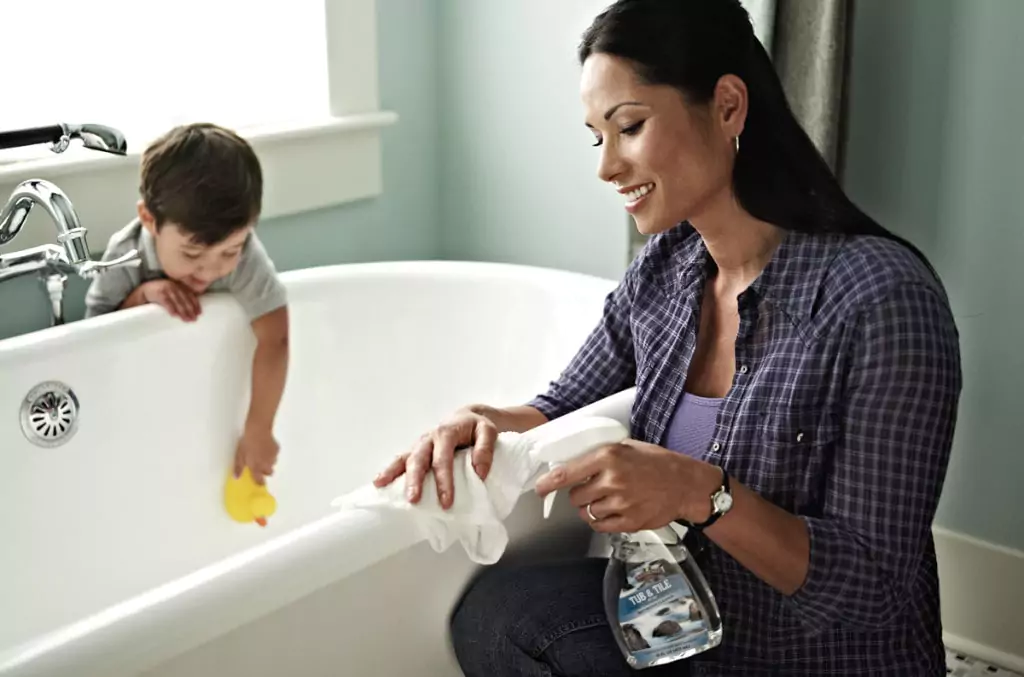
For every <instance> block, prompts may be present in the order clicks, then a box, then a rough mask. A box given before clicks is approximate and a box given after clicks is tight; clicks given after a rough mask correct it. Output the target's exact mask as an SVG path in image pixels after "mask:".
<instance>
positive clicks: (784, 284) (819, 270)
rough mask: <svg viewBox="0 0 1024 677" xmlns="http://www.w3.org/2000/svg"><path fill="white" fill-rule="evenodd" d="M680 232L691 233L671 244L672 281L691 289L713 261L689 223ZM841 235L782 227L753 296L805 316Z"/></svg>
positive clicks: (702, 277)
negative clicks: (679, 242) (683, 241)
mask: <svg viewBox="0 0 1024 677" xmlns="http://www.w3.org/2000/svg"><path fill="white" fill-rule="evenodd" d="M680 234H681V235H683V237H684V239H689V235H691V234H693V235H695V237H694V238H693V240H695V241H694V242H692V244H690V246H684V247H675V248H674V249H675V251H674V252H673V254H674V258H675V262H676V269H677V270H678V271H679V273H678V275H677V278H676V280H675V282H676V283H677V284H678V285H679V286H680V288H681V290H682V291H684V292H691V291H693V290H694V287H695V285H697V284H700V285H703V283H704V282H705V281H706V280H707V277H708V275H709V274H710V272H711V271H712V270H713V268H714V261H713V260H712V258H711V255H710V254H709V253H708V250H707V247H706V246H705V245H704V240H703V239H701V238H700V236H699V235H696V232H695V231H694V230H693V227H692V226H689V225H688V224H683V227H681V230H680ZM843 239H844V236H842V235H831V234H828V235H822V234H808V233H800V232H797V231H786V234H785V236H784V237H783V240H782V242H781V243H780V244H779V246H778V248H777V249H776V250H775V254H774V255H773V256H772V258H771V260H770V261H769V262H768V265H766V266H765V268H764V270H762V271H761V274H760V275H759V276H758V277H757V278H756V279H755V280H754V282H753V283H751V285H750V287H749V290H750V291H751V292H753V293H754V294H755V295H756V296H757V297H759V298H763V299H765V300H767V301H768V302H770V303H772V304H773V305H775V306H778V307H782V308H784V309H786V310H787V311H788V312H790V313H791V314H792V315H793V316H794V317H795V318H797V319H805V318H807V317H809V316H810V315H811V313H812V311H813V309H814V303H815V301H816V300H817V298H818V292H819V290H820V288H821V285H822V282H823V281H824V279H825V275H826V273H827V272H828V268H829V265H830V264H831V262H832V259H833V258H834V257H835V255H836V254H837V253H838V251H839V248H840V246H841V244H842V241H843Z"/></svg>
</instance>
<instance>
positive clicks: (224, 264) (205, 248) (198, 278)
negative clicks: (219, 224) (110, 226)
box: [139, 204, 252, 294]
mask: <svg viewBox="0 0 1024 677" xmlns="http://www.w3.org/2000/svg"><path fill="white" fill-rule="evenodd" d="M139 217H140V219H141V221H142V226H143V227H144V228H145V229H146V230H148V231H149V232H150V234H151V235H152V236H153V241H154V242H155V244H156V255H157V258H158V259H159V260H160V266H161V267H162V268H163V270H164V273H165V274H166V275H167V277H169V278H171V279H172V280H176V281H178V282H180V283H181V284H183V285H185V286H186V287H188V288H189V289H191V290H192V291H193V292H194V293H196V294H202V293H203V292H205V291H206V290H207V289H208V288H209V287H210V285H211V284H213V283H214V282H216V281H217V280H219V279H220V278H222V277H225V276H227V275H230V274H231V272H232V271H234V270H235V268H237V267H238V261H239V259H240V258H241V255H242V247H243V246H244V245H245V242H246V240H247V239H248V238H249V233H250V232H251V231H252V225H248V226H243V227H242V228H239V229H238V230H236V231H235V232H233V233H231V235H229V236H228V237H227V238H226V239H225V240H223V241H222V242H218V243H217V244H213V245H202V244H197V243H195V242H194V241H193V240H192V236H191V235H189V234H188V233H187V232H186V231H185V230H183V229H182V228H180V227H179V226H178V225H176V224H174V223H164V224H163V225H162V226H160V229H159V230H157V227H156V219H154V218H153V215H152V214H151V213H150V212H149V210H148V209H146V207H145V206H144V205H142V204H140V205H139Z"/></svg>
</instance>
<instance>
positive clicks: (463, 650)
mask: <svg viewBox="0 0 1024 677" xmlns="http://www.w3.org/2000/svg"><path fill="white" fill-rule="evenodd" d="M603 570H604V567H603V564H601V563H599V562H596V561H588V562H573V563H570V564H565V565H543V566H532V567H523V568H514V569H503V568H495V569H490V570H488V571H486V572H485V573H484V574H483V575H482V576H481V577H480V578H479V579H478V580H477V581H476V582H474V583H473V584H472V586H471V587H470V588H469V590H468V591H467V592H466V594H465V596H464V597H463V599H462V601H461V602H460V603H459V605H458V606H457V608H456V610H455V612H454V613H453V615H452V618H451V623H450V627H451V636H452V643H453V645H454V648H455V652H456V656H457V657H458V659H459V663H460V664H461V665H462V666H463V669H464V670H467V674H472V668H476V669H478V670H480V671H483V670H486V669H491V668H494V669H497V668H500V667H501V666H507V665H509V664H510V663H516V662H519V661H522V660H525V659H537V658H539V657H540V654H541V653H543V652H544V651H545V649H546V648H547V647H548V646H549V645H550V644H551V643H552V642H553V641H555V640H556V639H557V638H558V636H559V634H560V632H561V630H560V629H561V628H566V629H567V630H566V632H568V631H569V630H571V629H578V628H581V627H585V626H587V625H589V624H593V623H594V622H595V618H598V619H600V622H602V623H603V622H604V621H603V618H604V610H603V606H602V602H601V577H602V575H603ZM562 634H564V633H562ZM467 668H469V669H467ZM491 674H495V673H493V672H492V673H491Z"/></svg>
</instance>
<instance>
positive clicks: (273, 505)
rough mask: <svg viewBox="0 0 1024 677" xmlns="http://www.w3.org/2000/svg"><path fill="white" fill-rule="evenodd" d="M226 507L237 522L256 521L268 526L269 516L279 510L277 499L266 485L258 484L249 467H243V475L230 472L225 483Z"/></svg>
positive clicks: (262, 525)
mask: <svg viewBox="0 0 1024 677" xmlns="http://www.w3.org/2000/svg"><path fill="white" fill-rule="evenodd" d="M224 507H225V508H227V511H228V514H229V515H231V518H232V519H233V520H235V521H236V522H256V524H258V525H260V526H261V527H265V526H267V518H268V517H270V516H271V515H273V514H274V511H276V510H277V501H276V500H275V499H274V497H273V496H271V495H270V491H268V490H267V487H266V486H265V485H263V486H261V485H259V484H256V482H255V480H253V478H252V474H251V473H250V472H249V468H243V469H242V475H241V476H240V477H235V474H234V473H233V472H231V473H228V479H227V482H226V483H225V484H224Z"/></svg>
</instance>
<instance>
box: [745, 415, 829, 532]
mask: <svg viewBox="0 0 1024 677" xmlns="http://www.w3.org/2000/svg"><path fill="white" fill-rule="evenodd" d="M841 433H842V430H841V427H840V424H839V420H838V417H836V416H835V415H834V414H833V413H832V412H830V411H828V410H826V409H822V408H817V407H815V408H806V409H791V408H785V409H776V410H773V411H770V412H768V413H767V414H766V415H765V416H764V417H763V419H762V422H761V425H760V431H759V434H760V440H759V442H760V444H759V446H760V455H761V459H762V462H763V463H762V465H763V468H762V473H763V476H764V478H765V486H764V487H762V489H763V491H762V495H763V496H764V497H765V498H767V499H769V500H771V501H772V502H773V503H775V504H776V505H778V506H779V507H781V508H784V509H786V510H789V511H790V512H794V513H797V514H804V515H810V516H817V515H820V514H821V510H822V506H823V502H824V495H825V487H826V484H827V475H828V472H829V469H830V468H831V465H832V463H831V461H832V456H833V454H834V452H835V448H836V445H837V444H838V443H839V439H840V436H841Z"/></svg>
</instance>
